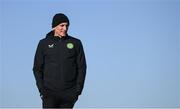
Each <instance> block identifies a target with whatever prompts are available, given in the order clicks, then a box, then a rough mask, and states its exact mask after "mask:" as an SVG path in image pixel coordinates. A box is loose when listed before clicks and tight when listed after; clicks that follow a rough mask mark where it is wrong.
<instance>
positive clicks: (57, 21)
mask: <svg viewBox="0 0 180 109" xmlns="http://www.w3.org/2000/svg"><path fill="white" fill-rule="evenodd" d="M64 22H67V23H68V25H69V19H68V17H67V16H66V15H64V14H62V13H58V14H56V15H54V17H53V21H52V28H54V27H56V26H57V25H59V24H60V23H64Z"/></svg>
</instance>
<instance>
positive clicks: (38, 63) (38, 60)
mask: <svg viewBox="0 0 180 109" xmlns="http://www.w3.org/2000/svg"><path fill="white" fill-rule="evenodd" d="M43 67H44V55H43V46H42V41H39V44H38V47H37V49H36V53H35V57H34V66H33V73H34V76H35V79H36V85H37V87H38V89H39V92H40V94H41V95H42V90H43Z"/></svg>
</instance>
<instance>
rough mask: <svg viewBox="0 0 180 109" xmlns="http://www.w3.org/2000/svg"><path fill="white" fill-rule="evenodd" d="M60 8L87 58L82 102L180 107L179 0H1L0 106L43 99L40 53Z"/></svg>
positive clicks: (37, 102) (35, 104)
mask: <svg viewBox="0 0 180 109" xmlns="http://www.w3.org/2000/svg"><path fill="white" fill-rule="evenodd" d="M59 12H62V13H65V14H66V15H67V16H68V17H69V19H70V28H69V32H68V33H69V34H70V35H72V36H74V37H77V38H79V39H81V41H82V42H83V46H84V50H85V54H86V58H87V65H88V69H87V76H86V82H85V87H84V90H83V93H82V95H81V96H80V97H79V100H78V102H77V103H76V105H75V107H180V51H179V50H180V31H179V30H180V20H179V19H180V1H179V0H86V1H83V0H77V1H73V0H61V1H57V0H54V1H49V0H39V1H37V0H36V1H35V0H31V1H30V0H26V1H23V0H12V1H11V0H1V3H0V23H1V26H0V37H1V49H0V51H1V53H0V57H1V58H0V60H1V63H0V64H1V66H0V68H1V70H0V77H1V78H0V88H1V90H0V107H41V99H40V97H39V93H38V90H37V88H36V85H35V79H34V76H33V73H32V65H33V58H34V53H35V49H36V46H37V43H38V41H39V40H40V39H42V38H44V37H45V35H46V33H47V32H49V31H50V30H51V22H52V17H53V16H54V14H56V13H59Z"/></svg>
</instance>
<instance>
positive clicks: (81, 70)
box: [76, 41, 86, 95]
mask: <svg viewBox="0 0 180 109" xmlns="http://www.w3.org/2000/svg"><path fill="white" fill-rule="evenodd" d="M76 60H77V61H76V63H77V72H78V74H77V87H76V88H77V93H78V95H80V94H81V92H82V90H83V87H84V81H85V76H86V59H85V54H84V50H83V46H82V43H81V41H79V44H78V49H77V59H76Z"/></svg>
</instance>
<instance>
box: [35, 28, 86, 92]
mask: <svg viewBox="0 0 180 109" xmlns="http://www.w3.org/2000/svg"><path fill="white" fill-rule="evenodd" d="M33 72H34V76H35V79H36V84H37V87H38V89H39V91H40V94H42V95H43V93H44V92H45V91H47V90H48V91H51V92H55V93H62V92H66V91H67V92H68V91H70V92H72V91H74V94H77V95H80V94H81V92H82V89H83V86H84V80H85V75H86V60H85V55H84V51H83V46H82V43H81V41H80V40H79V39H77V38H74V37H71V36H68V35H67V36H66V37H62V38H60V37H56V36H54V31H51V32H49V33H48V34H47V35H46V38H44V39H42V40H40V41H39V44H38V47H37V50H36V54H35V57H34V66H33Z"/></svg>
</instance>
